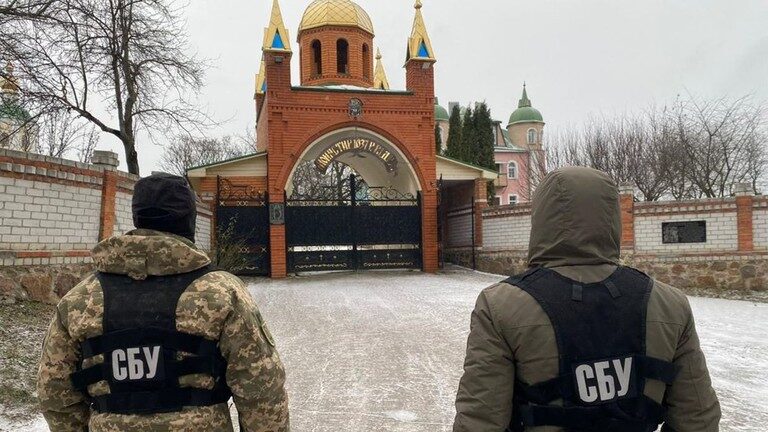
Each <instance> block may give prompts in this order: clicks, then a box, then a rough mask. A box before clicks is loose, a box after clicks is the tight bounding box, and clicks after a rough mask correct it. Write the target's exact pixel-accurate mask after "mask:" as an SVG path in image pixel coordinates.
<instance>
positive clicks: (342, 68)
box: [336, 39, 349, 75]
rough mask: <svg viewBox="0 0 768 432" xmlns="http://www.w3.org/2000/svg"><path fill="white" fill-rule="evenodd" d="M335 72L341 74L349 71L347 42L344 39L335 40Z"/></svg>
mask: <svg viewBox="0 0 768 432" xmlns="http://www.w3.org/2000/svg"><path fill="white" fill-rule="evenodd" d="M336 72H338V73H339V74H341V75H346V74H348V73H349V42H347V41H346V40H345V39H339V40H338V41H336Z"/></svg>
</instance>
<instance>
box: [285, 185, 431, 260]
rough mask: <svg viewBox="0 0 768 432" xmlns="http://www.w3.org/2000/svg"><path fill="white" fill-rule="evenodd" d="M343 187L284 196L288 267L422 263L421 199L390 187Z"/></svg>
mask: <svg viewBox="0 0 768 432" xmlns="http://www.w3.org/2000/svg"><path fill="white" fill-rule="evenodd" d="M345 181H348V182H349V186H348V187H339V185H335V186H332V187H328V188H324V189H323V192H321V193H320V194H319V195H321V196H315V197H302V198H296V199H288V200H286V204H287V205H286V214H285V224H286V241H287V246H288V270H289V271H290V272H294V273H296V272H306V271H330V270H358V269H360V270H375V269H411V268H412V269H418V268H421V202H420V199H419V197H418V196H413V195H412V194H409V193H400V192H398V191H396V190H394V189H391V188H378V187H373V188H371V187H367V185H365V184H364V183H362V182H358V181H357V179H356V177H355V176H354V175H352V176H350V177H349V179H347V180H345Z"/></svg>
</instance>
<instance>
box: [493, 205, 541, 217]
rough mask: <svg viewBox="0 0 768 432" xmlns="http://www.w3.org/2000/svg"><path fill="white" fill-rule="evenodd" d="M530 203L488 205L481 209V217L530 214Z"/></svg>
mask: <svg viewBox="0 0 768 432" xmlns="http://www.w3.org/2000/svg"><path fill="white" fill-rule="evenodd" d="M531 210H532V208H531V204H530V203H522V204H507V205H503V206H495V207H488V208H486V209H484V210H483V218H497V217H508V216H530V214H531Z"/></svg>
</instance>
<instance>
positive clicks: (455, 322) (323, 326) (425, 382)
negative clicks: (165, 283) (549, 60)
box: [0, 270, 768, 432]
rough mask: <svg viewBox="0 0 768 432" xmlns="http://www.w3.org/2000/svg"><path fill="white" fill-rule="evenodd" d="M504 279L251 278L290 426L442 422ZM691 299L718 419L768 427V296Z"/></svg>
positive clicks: (373, 427) (429, 430) (36, 427)
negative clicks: (467, 352) (469, 345)
mask: <svg viewBox="0 0 768 432" xmlns="http://www.w3.org/2000/svg"><path fill="white" fill-rule="evenodd" d="M501 279H502V277H500V276H491V275H485V274H478V273H472V272H469V271H464V270H450V271H447V272H445V273H444V274H440V275H427V274H422V273H418V272H381V273H378V272H377V273H359V274H326V275H319V276H312V277H297V278H290V279H286V280H282V281H272V280H266V279H253V280H249V281H248V282H249V284H250V288H251V292H252V293H253V295H254V297H255V298H256V300H257V302H258V303H259V305H260V308H261V310H262V314H263V315H264V317H265V319H266V320H267V322H268V323H269V326H270V329H271V330H272V333H273V334H274V336H275V339H276V340H277V344H278V349H279V350H280V353H281V356H282V359H283V362H284V363H285V366H286V369H287V373H288V392H289V396H290V404H291V423H292V426H293V427H292V429H293V431H294V432H325V431H327V432H362V431H365V432H378V431H381V432H442V431H450V430H451V425H452V422H453V416H454V408H453V402H454V395H455V392H456V388H457V386H458V381H459V378H460V377H461V373H462V364H463V360H464V349H465V344H466V338H467V334H468V332H469V317H470V312H471V311H472V308H473V306H474V302H475V299H476V298H477V294H478V293H479V292H480V290H482V289H483V288H484V287H486V286H488V285H490V284H492V283H495V282H497V281H499V280H501ZM691 304H692V305H693V310H694V313H695V315H696V320H697V327H698V330H699V336H700V338H701V342H702V345H703V348H704V351H705V353H706V354H707V361H708V364H709V369H710V371H711V373H712V375H713V380H714V384H715V389H716V390H717V393H718V395H719V397H720V402H721V405H722V409H723V421H722V425H721V430H723V431H765V430H766V425H767V424H768V408H766V407H768V402H766V401H768V378H767V377H768V337H766V334H767V332H766V329H768V304H754V303H749V302H741V301H729V300H715V299H702V298H691ZM43 425H44V423H43V422H42V421H40V420H38V421H37V422H35V423H34V424H31V425H30V424H28V425H23V426H22V425H6V427H8V426H11V427H10V428H9V429H7V430H32V431H42V430H47V429H46V428H45V427H44V426H43ZM2 430H4V427H3V425H0V431H2Z"/></svg>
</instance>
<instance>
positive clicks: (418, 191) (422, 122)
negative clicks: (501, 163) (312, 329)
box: [188, 0, 496, 278]
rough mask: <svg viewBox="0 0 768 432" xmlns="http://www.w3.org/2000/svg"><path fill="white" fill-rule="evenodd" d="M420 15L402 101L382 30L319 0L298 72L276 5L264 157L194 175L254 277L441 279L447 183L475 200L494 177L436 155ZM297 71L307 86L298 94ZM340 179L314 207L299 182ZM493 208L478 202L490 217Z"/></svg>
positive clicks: (262, 94) (268, 58)
mask: <svg viewBox="0 0 768 432" xmlns="http://www.w3.org/2000/svg"><path fill="white" fill-rule="evenodd" d="M421 9H422V4H421V1H420V0H417V1H416V5H415V18H414V21H413V30H412V32H411V35H410V37H409V38H408V39H407V41H406V40H405V38H404V42H406V52H407V56H406V61H405V73H406V86H405V87H406V88H405V89H403V90H395V89H391V88H390V86H389V81H388V79H387V75H386V72H385V70H384V66H383V63H382V62H381V58H382V56H381V53H380V51H379V50H378V48H377V47H376V46H375V42H374V36H375V30H374V25H373V22H372V21H371V19H370V17H369V16H368V14H367V13H366V12H365V10H363V9H362V8H361V7H360V6H359V5H357V4H355V3H354V2H352V1H351V0H315V1H313V2H312V3H311V4H310V5H309V6H308V7H307V9H306V11H305V12H304V16H303V17H302V20H301V25H300V27H299V30H298V38H297V42H298V44H297V45H298V46H297V49H298V50H299V51H298V55H297V57H299V61H298V62H292V60H293V56H294V51H293V48H292V46H291V38H290V34H289V32H288V29H286V27H285V24H284V23H283V18H282V14H281V12H280V6H279V4H278V1H277V0H274V2H273V6H272V14H271V17H270V22H269V25H268V27H267V28H266V29H265V32H264V45H263V54H262V62H261V70H260V72H259V74H258V75H257V77H256V92H255V97H254V98H255V101H256V112H257V126H256V136H257V151H258V153H255V154H252V155H248V156H245V157H242V158H238V159H234V160H230V161H223V162H220V163H216V164H212V165H207V166H203V167H197V168H194V169H190V170H189V171H188V177H189V178H190V181H191V183H192V185H193V186H194V187H195V189H196V190H198V192H199V193H200V194H201V196H202V197H203V199H204V200H206V201H208V202H210V203H211V204H212V205H213V207H214V210H215V214H216V227H217V228H216V229H215V230H214V231H215V232H221V231H226V230H227V227H228V226H230V225H232V224H234V225H235V228H234V232H235V233H236V234H238V236H239V237H240V238H241V239H245V243H246V244H245V245H244V246H243V247H241V248H240V250H241V253H242V254H244V255H247V258H248V264H247V265H246V266H245V269H244V272H245V271H247V272H248V273H250V274H269V275H271V276H272V277H275V278H282V277H285V276H286V275H288V274H291V273H300V272H311V271H326V270H375V269H403V268H405V269H421V270H423V271H425V272H435V271H437V269H438V254H439V236H438V188H439V183H441V182H440V181H439V180H442V183H441V184H442V185H443V186H445V187H448V186H450V187H456V186H457V185H465V186H466V188H467V190H468V191H469V192H470V196H471V195H472V194H471V192H472V191H473V190H478V191H484V190H485V189H486V188H485V182H487V181H488V180H489V179H494V178H495V177H496V173H495V172H490V171H488V170H484V169H483V168H478V167H473V166H469V165H467V164H463V163H461V162H458V161H454V160H450V159H448V158H446V157H443V156H437V155H436V153H435V133H434V131H435V111H434V105H435V94H434V93H435V92H434V65H435V62H436V60H435V54H434V51H433V49H432V42H431V40H430V38H429V35H428V33H427V30H426V26H425V24H424V18H423V16H422V11H421ZM374 53H376V54H375V55H374ZM296 63H298V66H299V68H300V69H301V73H300V77H301V81H300V83H299V85H294V84H292V83H291V67H293V66H294V65H296ZM335 162H338V163H339V164H335ZM331 166H335V167H338V166H345V167H347V168H345V169H348V170H349V172H351V173H352V174H351V175H349V176H348V177H347V178H344V179H343V180H341V179H340V180H339V181H338V182H337V184H336V185H334V186H331V187H328V186H323V187H322V188H321V187H311V188H310V189H312V194H315V195H308V193H307V190H305V188H304V187H303V186H302V185H301V184H299V183H300V181H299V179H303V178H304V177H303V176H304V175H305V173H306V172H307V170H309V172H311V173H312V174H313V175H327V173H328V172H329V169H331V168H330V167H331ZM297 175H298V177H297ZM302 181H303V180H302ZM310 186H311V184H310ZM324 188H326V189H328V191H329V193H325V192H328V191H327V190H326V189H324ZM294 189H295V190H294ZM485 202H486V199H485V195H484V194H483V195H482V196H481V195H477V194H475V204H476V205H477V206H479V207H478V208H480V207H482V206H483V205H485ZM470 204H471V203H470ZM475 234H476V235H475V237H474V238H480V236H481V234H482V233H480V232H479V231H478V232H477V233H475ZM214 243H216V240H215V239H214Z"/></svg>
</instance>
